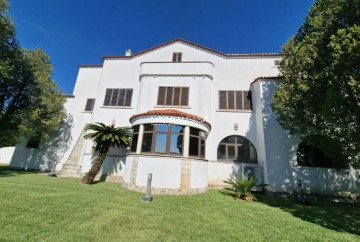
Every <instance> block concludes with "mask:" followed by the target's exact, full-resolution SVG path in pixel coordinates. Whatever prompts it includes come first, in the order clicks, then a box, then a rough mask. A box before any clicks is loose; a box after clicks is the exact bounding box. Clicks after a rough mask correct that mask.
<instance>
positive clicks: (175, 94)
mask: <svg viewBox="0 0 360 242" xmlns="http://www.w3.org/2000/svg"><path fill="white" fill-rule="evenodd" d="M188 101H189V88H188V87H159V92H158V99H157V105H164V106H188V103H189V102H188Z"/></svg>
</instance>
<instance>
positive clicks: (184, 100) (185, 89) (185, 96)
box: [180, 87, 189, 106]
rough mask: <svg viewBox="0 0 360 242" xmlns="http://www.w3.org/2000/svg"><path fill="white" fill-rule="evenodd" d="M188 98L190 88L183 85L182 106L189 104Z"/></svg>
mask: <svg viewBox="0 0 360 242" xmlns="http://www.w3.org/2000/svg"><path fill="white" fill-rule="evenodd" d="M188 100H189V88H188V87H182V88H181V103H180V105H181V106H188Z"/></svg>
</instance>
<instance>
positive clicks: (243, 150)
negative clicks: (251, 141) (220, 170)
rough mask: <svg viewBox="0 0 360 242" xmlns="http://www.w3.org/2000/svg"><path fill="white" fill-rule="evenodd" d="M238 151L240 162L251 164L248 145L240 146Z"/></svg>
mask: <svg viewBox="0 0 360 242" xmlns="http://www.w3.org/2000/svg"><path fill="white" fill-rule="evenodd" d="M237 148H238V149H237V150H238V157H237V161H238V162H249V161H250V152H249V146H246V145H240V146H238V147H237Z"/></svg>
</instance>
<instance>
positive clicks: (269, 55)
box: [102, 38, 281, 61]
mask: <svg viewBox="0 0 360 242" xmlns="http://www.w3.org/2000/svg"><path fill="white" fill-rule="evenodd" d="M176 42H181V43H184V44H187V45H190V46H193V47H196V48H199V49H202V50H205V51H208V52H210V53H213V54H216V55H219V56H222V57H226V58H236V57H279V58H280V57H281V55H280V54H279V53H248V54H225V53H223V52H221V51H218V50H214V49H211V48H209V47H206V46H203V45H199V44H196V43H194V42H191V41H188V40H185V39H182V38H176V39H173V40H171V41H168V42H165V43H162V44H160V45H156V46H154V47H151V48H149V49H146V50H142V51H140V52H137V53H135V54H133V55H130V56H126V55H113V56H103V57H102V60H103V61H104V60H105V59H132V58H134V57H137V56H140V55H143V54H146V53H149V52H151V51H154V50H157V49H160V48H162V47H165V46H167V45H171V44H174V43H176Z"/></svg>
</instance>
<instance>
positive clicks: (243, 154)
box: [217, 135, 257, 163]
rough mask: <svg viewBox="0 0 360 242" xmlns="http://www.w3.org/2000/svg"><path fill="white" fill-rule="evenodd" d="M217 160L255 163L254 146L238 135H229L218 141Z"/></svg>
mask: <svg viewBox="0 0 360 242" xmlns="http://www.w3.org/2000/svg"><path fill="white" fill-rule="evenodd" d="M217 159H218V160H231V161H235V162H244V163H257V155H256V150H255V147H254V145H253V144H252V143H251V142H250V141H249V140H248V139H246V138H245V137H242V136H240V135H231V136H228V137H226V138H225V139H223V140H221V141H220V144H219V146H218V149H217Z"/></svg>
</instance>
